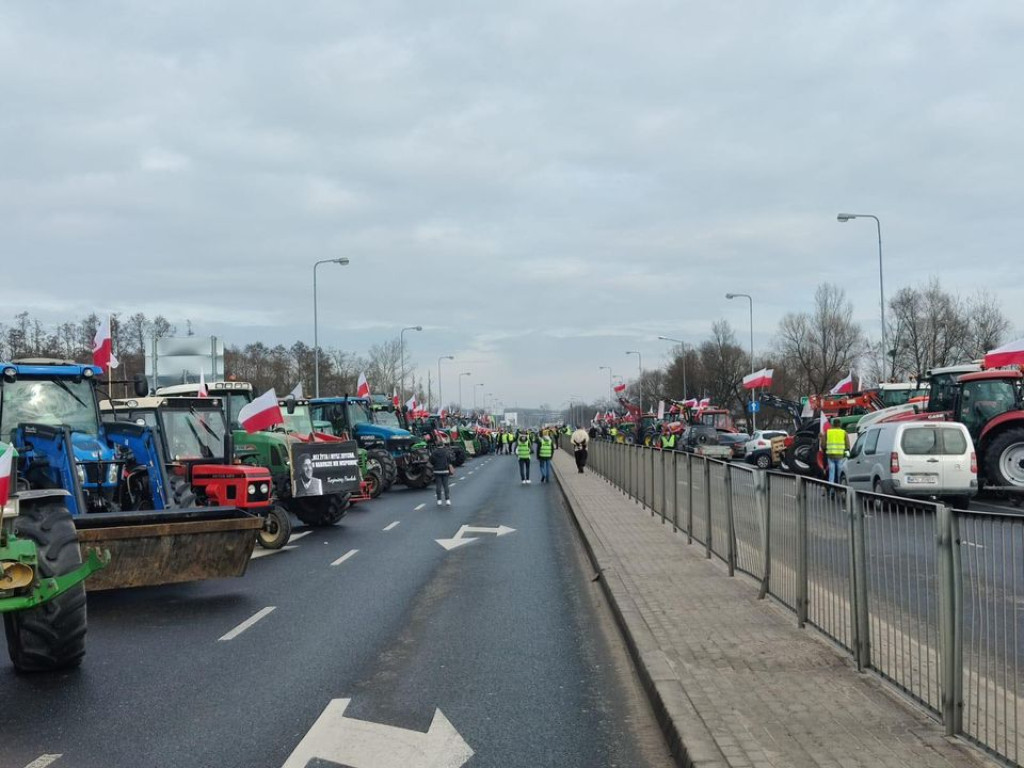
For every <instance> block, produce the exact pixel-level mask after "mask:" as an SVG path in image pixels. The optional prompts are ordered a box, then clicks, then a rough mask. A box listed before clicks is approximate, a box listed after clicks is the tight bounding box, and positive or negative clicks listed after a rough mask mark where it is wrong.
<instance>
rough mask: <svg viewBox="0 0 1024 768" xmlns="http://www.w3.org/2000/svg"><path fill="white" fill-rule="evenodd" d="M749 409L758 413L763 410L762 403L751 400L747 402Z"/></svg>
mask: <svg viewBox="0 0 1024 768" xmlns="http://www.w3.org/2000/svg"><path fill="white" fill-rule="evenodd" d="M747 410H748V411H750V412H751V413H758V412H759V411H760V410H761V404H760V403H759V402H757V400H751V401H750V402H749V403H747Z"/></svg>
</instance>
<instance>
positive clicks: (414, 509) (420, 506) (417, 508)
mask: <svg viewBox="0 0 1024 768" xmlns="http://www.w3.org/2000/svg"><path fill="white" fill-rule="evenodd" d="M425 506H427V503H426V502H423V503H422V504H420V505H419V506H416V507H413V508H412V511H413V512H419V511H420V510H421V509H423V508H424V507H425Z"/></svg>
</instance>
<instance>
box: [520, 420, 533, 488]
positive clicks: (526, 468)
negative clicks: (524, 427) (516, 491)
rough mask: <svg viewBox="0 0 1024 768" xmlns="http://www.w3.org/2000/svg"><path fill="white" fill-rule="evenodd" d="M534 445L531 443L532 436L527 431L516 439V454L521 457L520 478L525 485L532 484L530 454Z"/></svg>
mask: <svg viewBox="0 0 1024 768" xmlns="http://www.w3.org/2000/svg"><path fill="white" fill-rule="evenodd" d="M532 448H533V446H531V445H530V436H529V435H528V434H526V432H520V433H519V438H518V439H517V440H516V456H518V457H519V479H520V480H522V484H523V485H529V484H530V455H531V453H532Z"/></svg>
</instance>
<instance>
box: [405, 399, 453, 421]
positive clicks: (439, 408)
mask: <svg viewBox="0 0 1024 768" xmlns="http://www.w3.org/2000/svg"><path fill="white" fill-rule="evenodd" d="M395 398H396V399H397V398H398V395H395ZM434 415H435V416H440V417H441V418H442V419H443V418H444V417H445V416H447V415H448V411H446V410H445V409H444V406H440V405H439V406H437V413H435V414H434Z"/></svg>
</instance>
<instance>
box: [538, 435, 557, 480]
mask: <svg viewBox="0 0 1024 768" xmlns="http://www.w3.org/2000/svg"><path fill="white" fill-rule="evenodd" d="M554 455H555V441H554V440H552V439H551V435H549V434H547V433H544V434H542V435H541V437H540V442H538V443H537V465H538V466H539V467H540V481H541V482H542V483H550V482H551V457H552V456H554Z"/></svg>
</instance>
